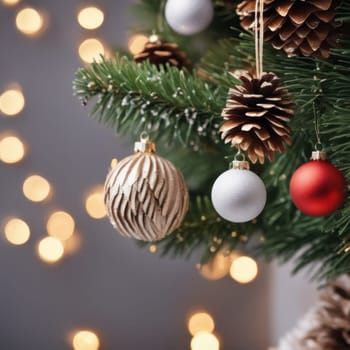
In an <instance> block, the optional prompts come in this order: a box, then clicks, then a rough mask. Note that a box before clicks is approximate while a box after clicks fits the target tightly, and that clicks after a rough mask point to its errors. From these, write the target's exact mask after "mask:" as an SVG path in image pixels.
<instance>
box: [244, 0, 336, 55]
mask: <svg viewBox="0 0 350 350" xmlns="http://www.w3.org/2000/svg"><path fill="white" fill-rule="evenodd" d="M255 3H256V0H243V1H242V2H241V3H240V4H239V5H238V6H237V14H238V15H239V16H240V18H241V26H242V27H243V28H244V29H246V30H254V22H255V20H254V12H255ZM337 5H338V0H308V1H305V0H264V33H265V40H266V41H270V42H271V44H272V46H273V47H274V48H275V49H278V50H283V51H284V52H285V53H286V54H287V55H288V56H297V55H298V56H320V57H323V58H328V57H329V56H330V49H331V48H334V47H336V46H337V27H338V26H337V23H336V21H335V15H336V7H337Z"/></svg>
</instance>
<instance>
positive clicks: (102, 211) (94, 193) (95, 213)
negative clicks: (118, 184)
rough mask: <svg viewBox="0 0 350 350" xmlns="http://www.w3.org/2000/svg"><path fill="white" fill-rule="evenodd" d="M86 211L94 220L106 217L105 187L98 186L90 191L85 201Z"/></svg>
mask: <svg viewBox="0 0 350 350" xmlns="http://www.w3.org/2000/svg"><path fill="white" fill-rule="evenodd" d="M85 209H86V211H87V213H88V214H89V215H90V216H91V217H92V218H94V219H102V218H104V217H105V216H106V214H107V213H106V207H105V204H104V189H103V186H102V185H101V186H96V187H95V188H94V189H92V190H91V191H90V193H89V194H88V196H87V197H86V200H85Z"/></svg>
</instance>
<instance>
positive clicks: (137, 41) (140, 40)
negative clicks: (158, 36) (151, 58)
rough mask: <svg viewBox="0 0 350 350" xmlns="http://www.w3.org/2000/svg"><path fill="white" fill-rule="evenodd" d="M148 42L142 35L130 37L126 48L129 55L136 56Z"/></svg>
mask: <svg viewBox="0 0 350 350" xmlns="http://www.w3.org/2000/svg"><path fill="white" fill-rule="evenodd" d="M147 42H148V37H147V36H146V35H143V34H136V35H134V36H132V37H131V38H130V40H129V42H128V48H129V51H130V53H132V54H133V55H136V54H137V53H140V52H141V51H142V50H143V49H144V47H145V44H146V43H147Z"/></svg>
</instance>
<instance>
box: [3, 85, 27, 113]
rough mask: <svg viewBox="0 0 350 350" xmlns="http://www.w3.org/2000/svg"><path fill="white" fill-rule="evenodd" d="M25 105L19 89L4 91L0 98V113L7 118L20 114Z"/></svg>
mask: <svg viewBox="0 0 350 350" xmlns="http://www.w3.org/2000/svg"><path fill="white" fill-rule="evenodd" d="M24 105H25V99H24V96H23V93H22V91H21V90H19V89H9V90H6V91H5V92H4V93H3V94H2V95H1V96H0V112H2V113H3V114H6V115H8V116H14V115H16V114H18V113H20V112H21V111H22V110H23V108H24Z"/></svg>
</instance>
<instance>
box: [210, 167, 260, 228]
mask: <svg viewBox="0 0 350 350" xmlns="http://www.w3.org/2000/svg"><path fill="white" fill-rule="evenodd" d="M211 199H212V203H213V206H214V208H215V210H216V211H217V213H218V214H219V215H220V216H221V217H223V218H224V219H226V220H228V221H232V222H236V223H242V222H247V221H250V220H253V219H254V218H256V217H257V216H258V215H259V214H260V213H261V212H262V210H263V209H264V207H265V204H266V188H265V185H264V183H263V181H262V180H261V179H260V177H259V176H258V175H256V174H255V173H253V172H252V171H250V170H249V163H248V162H246V161H234V162H233V168H232V169H230V170H227V171H225V172H224V173H222V174H221V175H220V176H219V177H218V178H217V179H216V181H215V183H214V185H213V188H212V192H211Z"/></svg>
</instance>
